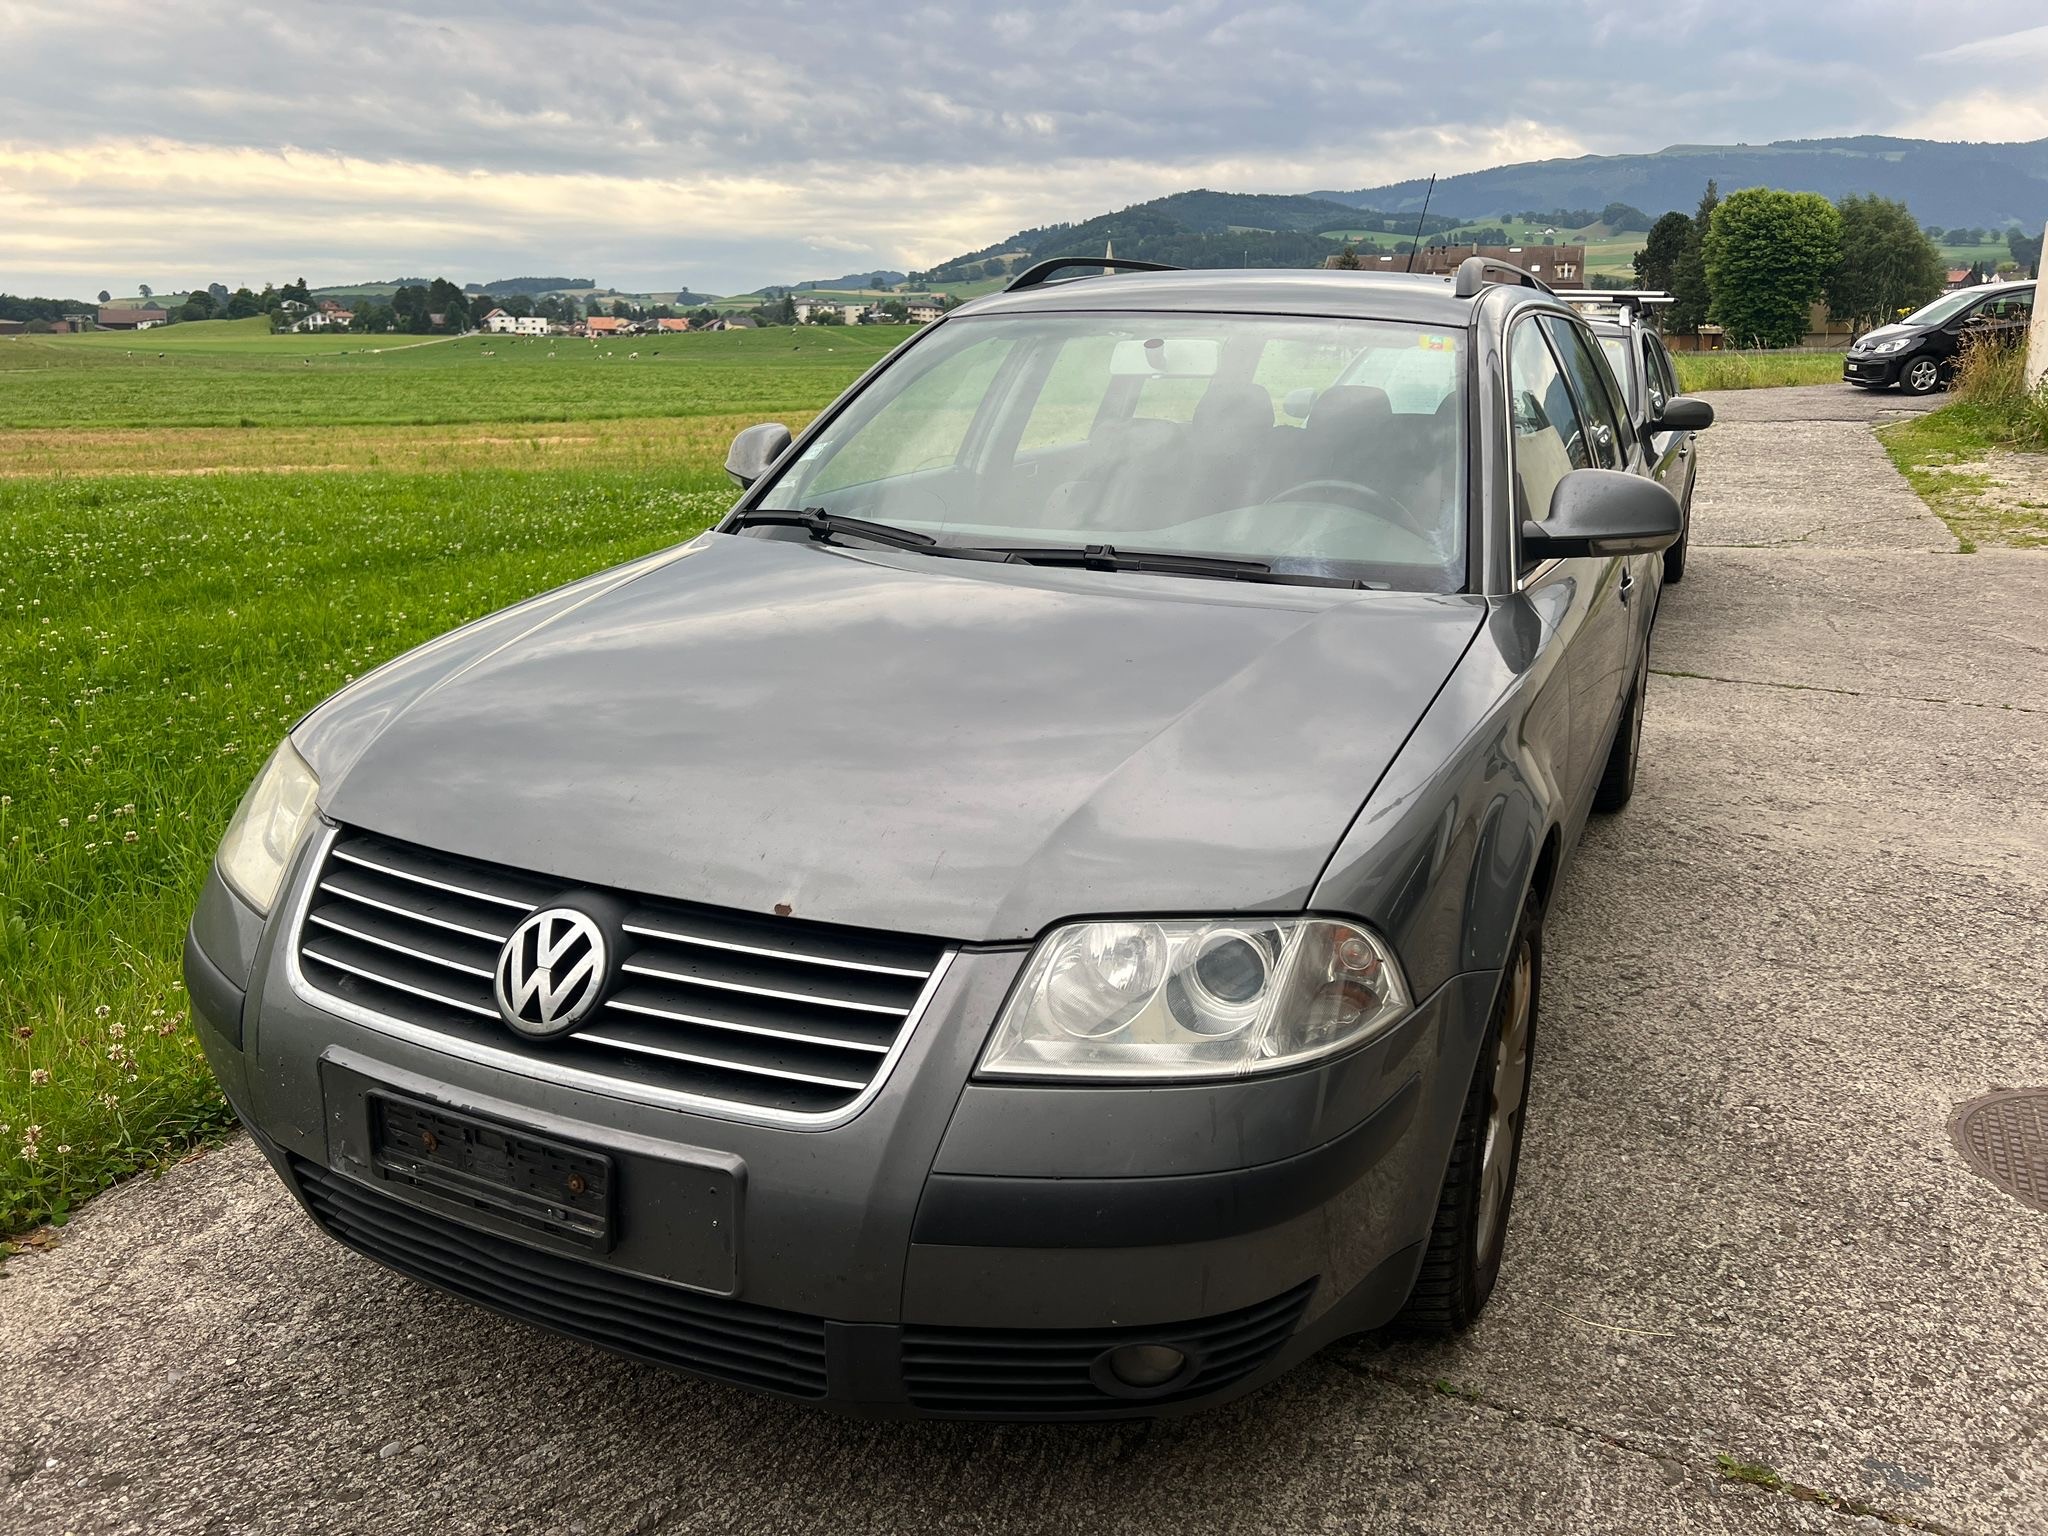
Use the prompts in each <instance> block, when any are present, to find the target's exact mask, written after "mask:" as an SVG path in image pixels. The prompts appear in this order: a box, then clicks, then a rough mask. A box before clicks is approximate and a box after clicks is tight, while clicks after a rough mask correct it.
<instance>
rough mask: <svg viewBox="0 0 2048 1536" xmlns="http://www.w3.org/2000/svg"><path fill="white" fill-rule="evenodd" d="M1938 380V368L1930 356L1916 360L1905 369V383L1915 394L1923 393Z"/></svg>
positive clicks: (1931, 387)
mask: <svg viewBox="0 0 2048 1536" xmlns="http://www.w3.org/2000/svg"><path fill="white" fill-rule="evenodd" d="M1938 382H1940V369H1939V368H1938V367H1937V366H1936V365H1935V361H1934V359H1933V358H1931V357H1923V358H1920V359H1919V360H1917V361H1916V362H1915V363H1914V364H1913V365H1912V366H1911V367H1910V368H1908V369H1907V370H1906V384H1907V387H1908V388H1910V389H1911V390H1912V391H1913V393H1915V394H1916V395H1924V394H1926V393H1927V392H1928V391H1929V390H1931V389H1933V388H1934V386H1935V385H1936V384H1937V383H1938Z"/></svg>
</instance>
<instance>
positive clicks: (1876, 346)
mask: <svg viewBox="0 0 2048 1536" xmlns="http://www.w3.org/2000/svg"><path fill="white" fill-rule="evenodd" d="M1919 339H1920V338H1919V337H1918V336H1893V337H1891V338H1890V339H1889V340H1886V341H1873V342H1871V343H1870V345H1869V352H1870V355H1871V356H1872V357H1881V356H1883V355H1884V354H1885V353H1887V352H1903V351H1905V350H1906V348H1908V347H1910V346H1911V345H1913V343H1914V342H1916V341H1918V340H1919Z"/></svg>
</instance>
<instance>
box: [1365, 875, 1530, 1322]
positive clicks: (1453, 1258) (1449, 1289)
mask: <svg viewBox="0 0 2048 1536" xmlns="http://www.w3.org/2000/svg"><path fill="white" fill-rule="evenodd" d="M1542 990H1543V914H1542V908H1541V907H1540V905H1539V904H1538V902H1537V898H1536V893H1535V892H1534V891H1531V892H1530V893H1529V896H1528V899H1527V900H1526V901H1525V902H1524V903H1523V906H1522V915H1521V919H1520V921H1519V922H1518V923H1517V924H1516V928H1515V942H1514V946H1513V948H1512V949H1511V950H1510V951H1509V954H1508V963H1507V968H1506V969H1505V970H1504V971H1503V972H1502V973H1501V984H1500V990H1499V992H1498V993H1497V995H1496V996H1495V998H1494V1003H1493V1016H1492V1017H1491V1018H1490V1019H1488V1020H1487V1023H1486V1036H1485V1038H1484V1039H1483V1040H1482V1041H1481V1042H1480V1045H1479V1062H1478V1065H1477V1066H1476V1067H1475V1068H1474V1069H1473V1073H1472V1085H1471V1087H1470V1088H1468V1089H1467V1090H1466V1093H1465V1107H1464V1110H1463V1112H1462V1113H1461V1114H1460V1115H1459V1117H1458V1134H1457V1139H1456V1140H1455V1141H1453V1142H1452V1143H1451V1165H1450V1168H1449V1170H1448V1171H1447V1172H1446V1173H1445V1174H1444V1187H1443V1193H1442V1194H1441V1195H1439V1196H1438V1198H1437V1207H1436V1220H1435V1222H1434V1223H1433V1224H1432V1225H1431V1227H1430V1230H1429V1247H1428V1250H1427V1251H1426V1252H1425V1253H1424V1254H1423V1258H1422V1271H1421V1273H1420V1274H1418V1275H1417V1276H1416V1278H1415V1289H1414V1290H1413V1291H1411V1292H1409V1295H1408V1300H1407V1303H1406V1304H1405V1305H1404V1306H1403V1307H1402V1309H1401V1312H1400V1315H1399V1316H1398V1317H1397V1318H1396V1319H1395V1322H1396V1324H1397V1325H1399V1326H1401V1327H1405V1328H1408V1329H1412V1330H1414V1331H1416V1332H1419V1333H1434V1334H1448V1333H1457V1332H1459V1331H1461V1330H1463V1329H1465V1328H1468V1327H1470V1326H1471V1325H1472V1323H1473V1322H1474V1320H1476V1319H1477V1318H1478V1316H1479V1314H1480V1313H1481V1312H1482V1311H1483V1310H1485V1307H1486V1301H1487V1298H1488V1297H1490V1296H1491V1295H1492V1294H1493V1287H1494V1282H1495V1281H1496V1280H1498V1279H1499V1278H1500V1261H1501V1253H1502V1250H1503V1249H1504V1248H1505V1247H1506V1240H1507V1230H1508V1217H1509V1215H1510V1214H1511V1213H1512V1211H1513V1209H1514V1200H1515V1174H1516V1171H1517V1170H1518V1169H1519V1168H1520V1167H1521V1163H1522V1131H1523V1127H1524V1125H1525V1124H1526V1123H1527V1121H1528V1109H1529V1067H1530V1064H1531V1063H1532V1062H1533V1061H1534V1060H1535V1044H1536V1014H1537V1006H1538V1003H1539V1001H1540V999H1541V996H1542ZM1508 1100H1511V1101H1512V1103H1511V1104H1510V1103H1508V1102H1507V1101H1508Z"/></svg>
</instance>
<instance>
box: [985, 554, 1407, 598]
mask: <svg viewBox="0 0 2048 1536" xmlns="http://www.w3.org/2000/svg"><path fill="white" fill-rule="evenodd" d="M1004 553H1006V554H1007V555H1009V557H1010V558H1011V559H1013V560H1022V561H1024V562H1025V563H1026V564H1029V565H1078V566H1081V567H1083V568H1084V569H1086V570H1091V571H1143V572H1146V573H1148V574H1151V575H1158V576H1208V577H1213V578H1215V579H1217V580H1220V581H1267V582H1284V583H1287V584H1289V585H1295V586H1306V587H1354V588H1357V587H1365V586H1368V585H1370V583H1368V582H1364V581H1360V580H1358V579H1357V578H1356V577H1352V576H1323V575H1318V574H1315V573H1312V572H1308V571H1276V570H1274V569H1273V567H1272V566H1270V565H1268V564H1267V563H1266V562H1265V561H1263V560H1242V559H1237V558H1234V557H1232V556H1229V555H1182V554H1175V553H1174V552H1172V551H1171V550H1159V549H1118V548H1117V547H1116V546H1115V545H1113V544H1013V545H1010V546H1008V547H1007V548H1006V549H1005V550H1004Z"/></svg>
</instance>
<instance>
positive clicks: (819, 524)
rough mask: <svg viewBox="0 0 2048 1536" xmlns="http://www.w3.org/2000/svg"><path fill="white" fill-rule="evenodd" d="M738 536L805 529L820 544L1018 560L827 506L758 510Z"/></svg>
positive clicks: (740, 519) (739, 523)
mask: <svg viewBox="0 0 2048 1536" xmlns="http://www.w3.org/2000/svg"><path fill="white" fill-rule="evenodd" d="M732 528H733V531H734V532H735V533H737V532H738V531H739V530H740V529H742V528H801V529H803V530H804V531H805V532H807V533H809V534H810V536H811V537H812V538H814V539H816V540H818V541H819V542H820V543H822V542H824V541H825V540H827V539H833V538H840V537H843V536H851V537H854V538H861V539H870V540H872V541H873V542H875V543H877V544H883V545H886V546H888V547H889V548H890V549H908V550H912V551H914V552H915V553H917V554H920V555H943V556H945V557H946V558H947V559H949V560H994V561H998V562H1000V563H1004V564H1007V563H1009V561H1011V560H1012V559H1013V558H1014V557H1013V556H1012V555H1011V554H1010V552H1009V551H1008V550H1002V549H983V548H982V547H981V546H979V545H976V544H941V543H940V542H939V541H938V540H937V539H935V538H933V537H932V536H931V535H930V534H928V533H919V532H918V531H917V530H916V529H914V528H898V527H897V526H896V525H895V524H894V523H871V522H869V521H868V520H867V519H866V518H864V517H843V516H841V515H840V514H839V513H837V512H827V511H826V510H825V509H824V508H823V507H803V508H801V509H799V508H792V507H755V508H753V509H752V510H750V511H746V512H742V513H740V514H739V515H738V516H737V517H735V518H734V519H733V520H732Z"/></svg>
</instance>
